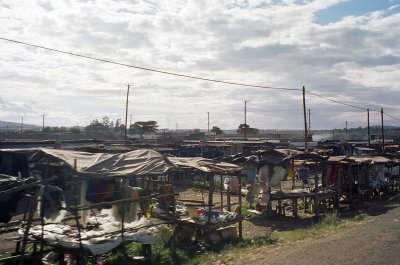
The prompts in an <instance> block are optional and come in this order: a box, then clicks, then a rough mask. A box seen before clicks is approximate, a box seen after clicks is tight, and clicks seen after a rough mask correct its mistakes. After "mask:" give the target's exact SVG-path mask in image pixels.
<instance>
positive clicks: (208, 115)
mask: <svg viewBox="0 0 400 265" xmlns="http://www.w3.org/2000/svg"><path fill="white" fill-rule="evenodd" d="M207 131H208V132H210V112H209V111H207Z"/></svg>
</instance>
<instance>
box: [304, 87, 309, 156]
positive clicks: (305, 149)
mask: <svg viewBox="0 0 400 265" xmlns="http://www.w3.org/2000/svg"><path fill="white" fill-rule="evenodd" d="M303 112H304V151H305V152H308V132H307V114H306V88H305V87H304V86H303Z"/></svg>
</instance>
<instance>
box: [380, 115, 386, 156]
mask: <svg viewBox="0 0 400 265" xmlns="http://www.w3.org/2000/svg"><path fill="white" fill-rule="evenodd" d="M381 123H382V153H384V152H385V130H384V129H383V108H381Z"/></svg>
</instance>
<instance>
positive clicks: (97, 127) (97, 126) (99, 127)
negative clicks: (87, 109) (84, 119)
mask: <svg viewBox="0 0 400 265" xmlns="http://www.w3.org/2000/svg"><path fill="white" fill-rule="evenodd" d="M103 121H105V120H104V118H103ZM85 131H86V132H87V133H103V132H105V131H106V127H105V126H104V123H101V122H99V120H98V119H93V120H92V122H91V123H90V124H89V125H88V126H86V127H85Z"/></svg>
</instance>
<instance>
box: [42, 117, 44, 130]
mask: <svg viewBox="0 0 400 265" xmlns="http://www.w3.org/2000/svg"><path fill="white" fill-rule="evenodd" d="M42 132H44V114H43V125H42Z"/></svg>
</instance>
